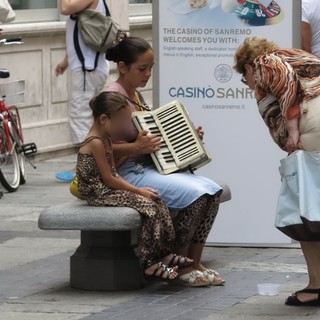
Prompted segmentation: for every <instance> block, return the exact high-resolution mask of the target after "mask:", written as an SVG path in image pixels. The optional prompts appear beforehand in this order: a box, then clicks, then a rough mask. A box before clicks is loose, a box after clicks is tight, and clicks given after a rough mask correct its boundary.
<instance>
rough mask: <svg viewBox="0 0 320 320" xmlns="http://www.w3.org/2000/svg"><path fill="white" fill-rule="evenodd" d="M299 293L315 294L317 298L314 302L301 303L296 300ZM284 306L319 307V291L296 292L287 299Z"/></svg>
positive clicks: (305, 290)
mask: <svg viewBox="0 0 320 320" xmlns="http://www.w3.org/2000/svg"><path fill="white" fill-rule="evenodd" d="M299 293H313V294H314V293H317V294H318V298H317V299H315V300H310V301H305V302H302V301H300V300H299V299H298V296H297V294H299ZM285 304H286V305H287V306H297V307H299V306H301V307H304V306H305V307H320V289H304V290H300V291H297V292H296V295H294V296H290V297H288V299H287V300H286V302H285Z"/></svg>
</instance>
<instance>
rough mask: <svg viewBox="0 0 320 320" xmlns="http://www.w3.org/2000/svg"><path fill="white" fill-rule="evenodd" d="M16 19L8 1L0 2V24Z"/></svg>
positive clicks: (2, 0)
mask: <svg viewBox="0 0 320 320" xmlns="http://www.w3.org/2000/svg"><path fill="white" fill-rule="evenodd" d="M15 18H16V14H15V13H14V11H13V10H12V7H11V5H10V3H9V1H8V0H0V22H1V23H7V22H11V21H13V20H14V19H15Z"/></svg>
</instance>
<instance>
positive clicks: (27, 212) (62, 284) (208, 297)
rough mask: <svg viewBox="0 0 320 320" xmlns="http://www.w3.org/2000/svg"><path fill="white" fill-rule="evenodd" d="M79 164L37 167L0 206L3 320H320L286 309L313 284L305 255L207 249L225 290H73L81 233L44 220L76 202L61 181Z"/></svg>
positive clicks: (61, 161) (66, 161)
mask: <svg viewBox="0 0 320 320" xmlns="http://www.w3.org/2000/svg"><path fill="white" fill-rule="evenodd" d="M74 163H75V157H74V156H68V157H60V158H55V159H51V160H46V161H40V162H37V169H36V170H33V169H32V168H31V167H29V166H28V172H29V176H28V178H27V184H26V185H24V186H21V188H20V189H19V190H18V192H16V193H12V194H8V193H5V194H4V196H3V198H2V199H0V319H1V320H2V319H3V320H10V319H15V320H20V319H21V320H29V319H32V320H38V319H39V320H56V319H57V320H67V319H70V320H71V319H72V320H74V319H88V320H100V319H115V320H120V319H121V320H129V319H130V320H131V319H132V320H133V319H146V320H155V319H156V320H164V319H175V320H183V319H185V320H187V319H190V320H198V319H204V320H218V319H219V320H220V319H236V320H240V319H245V320H251V319H268V320H271V319H288V320H289V319H290V320H292V319H300V318H301V317H308V319H310V320H313V319H319V317H320V310H319V309H315V308H294V307H287V306H285V305H284V304H283V302H284V299H285V297H286V296H288V294H289V293H290V292H292V291H294V290H296V289H299V288H302V287H303V286H304V285H305V283H306V281H307V277H306V268H305V265H304V259H303V256H302V254H301V251H300V250H298V249H274V248H270V249H268V248H264V249H259V248H216V247H207V248H206V249H205V254H204V261H205V263H206V264H207V265H208V266H210V267H214V268H215V269H217V270H218V271H220V272H221V273H222V274H223V275H224V277H225V279H226V281H227V283H226V286H224V287H210V288H181V287H174V286H168V285H166V284H163V283H153V284H150V285H148V286H147V287H146V288H145V289H143V290H139V291H128V292H86V291H79V290H73V289H71V288H69V285H68V280H69V256H70V255H71V254H72V253H73V252H74V251H75V248H76V247H77V246H78V245H79V232H74V231H41V230H39V229H38V228H37V218H38V215H39V213H40V212H41V211H42V209H43V208H44V207H47V206H50V205H54V204H58V203H61V202H66V201H68V200H70V199H71V198H72V196H71V195H70V194H69V191H68V185H67V184H64V183H59V182H57V181H56V180H55V178H54V173H55V172H57V171H58V170H60V169H64V168H69V167H70V168H71V167H72V166H73V165H74ZM221 209H222V210H223V206H222V208H221ZM261 282H276V283H281V284H282V285H281V290H280V295H278V296H274V297H264V296H259V295H257V289H256V284H257V283H261ZM318 310H319V311H318Z"/></svg>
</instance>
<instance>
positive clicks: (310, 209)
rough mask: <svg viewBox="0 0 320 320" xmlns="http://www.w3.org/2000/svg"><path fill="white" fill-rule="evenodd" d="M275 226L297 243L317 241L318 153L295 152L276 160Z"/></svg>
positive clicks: (319, 217)
mask: <svg viewBox="0 0 320 320" xmlns="http://www.w3.org/2000/svg"><path fill="white" fill-rule="evenodd" d="M279 170H280V174H281V178H282V184H281V188H280V193H279V198H278V204H277V211H276V219H275V226H276V227H277V228H278V229H279V230H280V231H282V232H283V233H284V234H286V235H287V236H289V237H290V238H292V239H294V240H297V241H320V152H316V151H302V150H297V151H295V152H293V153H292V154H290V155H289V156H288V157H286V158H284V159H282V160H280V168H279Z"/></svg>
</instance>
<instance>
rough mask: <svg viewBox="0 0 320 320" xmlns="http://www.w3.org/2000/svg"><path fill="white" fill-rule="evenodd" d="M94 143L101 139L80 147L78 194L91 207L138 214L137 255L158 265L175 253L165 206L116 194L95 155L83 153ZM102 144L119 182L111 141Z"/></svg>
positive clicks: (121, 192) (131, 194) (128, 193)
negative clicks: (134, 211) (101, 173)
mask: <svg viewBox="0 0 320 320" xmlns="http://www.w3.org/2000/svg"><path fill="white" fill-rule="evenodd" d="M93 139H100V138H99V137H95V136H91V137H89V138H87V139H86V140H85V141H84V142H83V143H81V144H80V146H79V152H78V161H77V177H78V183H79V192H80V193H81V195H82V196H84V197H85V198H86V200H87V202H88V204H89V205H91V206H99V207H100V206H101V207H102V206H117V207H129V208H133V209H135V210H137V211H138V212H139V213H140V215H141V217H142V228H141V234H140V239H139V243H138V247H137V248H136V254H137V256H139V257H140V258H142V259H143V260H144V261H152V262H156V261H158V260H159V259H161V258H162V257H164V256H166V255H168V254H169V253H171V252H172V246H173V242H174V239H175V231H174V227H173V223H172V219H171V216H170V213H169V210H168V208H167V206H166V204H165V202H164V201H163V200H162V199H159V200H157V201H153V200H151V199H148V198H146V197H143V196H141V195H139V194H136V193H134V192H131V191H127V190H115V189H113V188H111V187H109V186H107V185H106V184H105V183H104V182H103V180H102V177H101V175H100V172H99V170H98V167H97V165H96V162H95V158H94V156H93V154H89V153H81V147H82V146H84V145H85V144H87V143H89V142H90V141H92V140H93ZM100 140H101V141H102V139H100ZM103 143H104V145H105V148H106V157H107V161H108V163H109V164H110V168H112V175H113V176H114V177H116V178H119V176H118V174H117V172H116V170H115V167H114V161H113V153H112V144H111V140H110V139H108V140H107V142H104V141H103Z"/></svg>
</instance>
